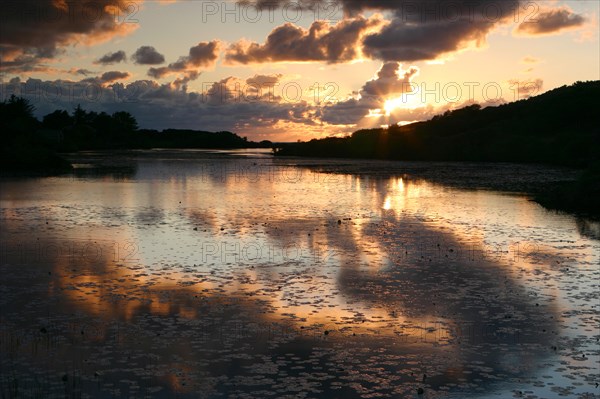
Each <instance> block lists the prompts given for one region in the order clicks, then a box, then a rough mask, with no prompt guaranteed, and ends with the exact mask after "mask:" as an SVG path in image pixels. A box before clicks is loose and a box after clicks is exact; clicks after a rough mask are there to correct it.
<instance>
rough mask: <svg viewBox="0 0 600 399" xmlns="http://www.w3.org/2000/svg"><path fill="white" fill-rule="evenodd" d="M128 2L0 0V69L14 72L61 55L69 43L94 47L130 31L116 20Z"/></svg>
mask: <svg viewBox="0 0 600 399" xmlns="http://www.w3.org/2000/svg"><path fill="white" fill-rule="evenodd" d="M131 5H132V3H131V2H130V1H127V0H94V1H89V2H83V1H67V0H21V1H11V0H1V1H0V8H1V9H2V12H1V13H0V54H1V57H2V59H1V60H0V61H1V67H2V69H5V67H7V68H10V69H13V70H15V69H16V68H17V67H22V69H23V70H26V66H27V65H32V64H39V63H40V62H44V61H47V60H49V59H51V58H53V57H55V56H56V55H58V54H60V52H61V48H62V47H63V46H65V45H68V44H76V43H84V44H93V43H97V42H100V41H106V40H108V39H110V38H112V37H114V36H115V35H125V34H127V33H129V32H131V31H133V30H134V29H135V28H136V27H137V24H135V23H123V22H122V21H118V20H117V19H116V18H115V12H116V10H119V12H120V13H121V15H129V13H130V12H131Z"/></svg>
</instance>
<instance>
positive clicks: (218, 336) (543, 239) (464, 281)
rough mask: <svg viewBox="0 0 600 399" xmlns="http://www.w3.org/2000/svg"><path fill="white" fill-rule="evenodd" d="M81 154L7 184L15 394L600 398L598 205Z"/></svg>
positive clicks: (9, 363)
mask: <svg viewBox="0 0 600 399" xmlns="http://www.w3.org/2000/svg"><path fill="white" fill-rule="evenodd" d="M78 161H79V163H80V164H90V165H94V168H96V170H97V171H100V172H98V173H87V174H86V173H83V174H82V173H78V174H75V175H74V176H70V177H59V178H44V179H34V180H32V179H23V180H15V179H13V180H7V181H3V182H2V183H1V186H2V187H1V188H2V191H1V194H0V201H1V207H2V231H1V233H0V234H1V238H2V270H1V273H2V276H3V278H2V280H1V284H0V290H1V294H2V295H0V310H1V312H0V355H1V359H2V360H1V363H0V364H1V367H2V369H1V371H2V377H1V378H0V391H2V394H3V396H6V397H47V396H50V395H56V396H61V397H62V396H67V397H86V396H88V397H174V396H177V397H217V396H219V397H220V396H227V395H229V396H232V397H241V396H246V397H260V398H263V397H285V396H288V397H299V396H306V397H336V398H353V397H374V396H379V397H399V398H402V397H417V396H418V395H419V394H418V392H419V391H418V390H419V388H421V389H423V394H422V395H421V397H428V398H435V397H461V398H462V397H487V395H489V396H494V395H496V396H497V397H511V396H513V395H517V396H518V395H521V396H523V397H525V396H526V395H537V396H534V397H555V396H558V395H560V394H563V395H566V396H577V395H580V396H582V397H585V396H583V395H585V394H586V393H587V394H589V395H588V397H591V395H595V394H596V395H597V394H598V392H599V391H598V388H597V387H596V385H595V384H596V382H598V378H599V376H598V362H599V361H600V357H599V351H598V339H599V338H600V335H599V334H598V330H597V328H598V305H597V303H598V290H597V285H595V284H597V283H596V280H597V279H598V277H599V270H598V263H599V253H600V251H599V249H600V245H599V243H598V241H596V240H595V239H596V238H597V235H595V233H594V231H595V230H594V229H595V227H597V226H596V225H594V224H593V223H592V222H590V221H586V220H576V219H575V218H572V217H569V216H561V215H556V214H552V213H548V212H546V211H544V210H543V209H542V208H541V207H539V206H537V205H536V204H534V203H532V202H530V201H528V200H527V198H526V197H523V196H518V195H506V194H499V193H495V192H489V191H477V190H472V189H463V188H460V187H457V185H456V184H452V185H444V184H443V181H439V180H436V183H432V182H431V181H429V180H419V179H415V178H414V177H413V176H411V175H410V174H406V171H405V170H403V167H402V164H393V163H389V164H387V165H388V168H397V170H391V171H389V170H388V175H386V176H385V177H383V176H378V175H377V174H369V173H362V174H354V173H351V174H344V173H327V174H324V173H319V172H314V169H311V168H304V167H298V166H295V165H292V164H290V163H288V162H287V161H283V162H282V161H280V160H272V159H271V158H270V157H268V156H267V154H264V153H261V154H255V153H254V152H252V153H243V154H238V153H233V154H231V153H222V152H200V151H182V152H173V151H155V152H151V151H141V152H137V153H133V154H131V153H124V154H120V155H114V156H111V157H107V156H104V155H101V154H100V155H99V154H92V153H90V154H85V155H82V156H81V159H79V160H78ZM295 162H296V163H299V162H301V161H295ZM357 162H359V161H357ZM98 165H100V167H98ZM106 165H113V169H109V170H108V171H107V173H102V172H101V171H102V170H103V166H106ZM114 165H117V166H118V167H123V168H125V170H127V171H128V172H127V173H123V174H120V173H118V171H117V169H114ZM329 167H330V168H334V169H335V163H334V164H333V166H332V165H329ZM346 167H347V162H346V164H345V165H343V166H340V171H342V170H344V168H346ZM353 167H355V168H356V166H353ZM92 169H93V168H92ZM330 171H331V170H330ZM333 171H335V170H333ZM463 173H464V171H463ZM466 173H467V174H468V171H467V172H466ZM474 173H475V172H474ZM596 230H597V229H596ZM519 392H520V393H519Z"/></svg>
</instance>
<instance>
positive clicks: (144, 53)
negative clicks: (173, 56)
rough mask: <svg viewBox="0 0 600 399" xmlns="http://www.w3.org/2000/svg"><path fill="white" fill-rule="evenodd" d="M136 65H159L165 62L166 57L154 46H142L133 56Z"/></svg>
mask: <svg viewBox="0 0 600 399" xmlns="http://www.w3.org/2000/svg"><path fill="white" fill-rule="evenodd" d="M131 59H132V60H133V62H134V63H136V64H140V65H158V64H162V63H163V62H165V56H164V55H162V54H160V53H159V52H158V51H156V49H155V48H154V47H152V46H142V47H140V48H138V49H137V50H136V51H135V53H133V55H132V56H131Z"/></svg>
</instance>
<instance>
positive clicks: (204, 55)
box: [148, 40, 221, 88]
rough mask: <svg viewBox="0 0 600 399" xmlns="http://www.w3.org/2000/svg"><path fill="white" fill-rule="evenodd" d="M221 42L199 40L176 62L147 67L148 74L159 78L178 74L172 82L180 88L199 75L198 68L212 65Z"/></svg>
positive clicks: (217, 54)
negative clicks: (164, 65) (157, 66)
mask: <svg viewBox="0 0 600 399" xmlns="http://www.w3.org/2000/svg"><path fill="white" fill-rule="evenodd" d="M220 50H221V43H220V42H219V41H218V40H213V41H210V42H200V43H198V44H197V45H196V46H193V47H191V48H190V50H189V54H188V55H187V56H183V57H179V59H178V60H177V61H176V62H173V63H171V64H169V65H168V66H166V67H159V68H150V69H148V76H150V77H153V78H155V79H160V78H163V77H165V76H169V75H176V74H178V75H180V76H179V77H178V78H177V79H176V80H175V81H174V82H173V84H174V85H175V86H176V87H177V88H180V87H182V86H183V85H185V84H186V83H187V82H189V81H190V80H195V79H197V78H198V76H200V68H204V67H211V66H214V65H215V63H216V61H217V58H218V57H219V52H220Z"/></svg>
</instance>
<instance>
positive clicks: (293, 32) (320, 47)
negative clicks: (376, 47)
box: [225, 17, 381, 64]
mask: <svg viewBox="0 0 600 399" xmlns="http://www.w3.org/2000/svg"><path fill="white" fill-rule="evenodd" d="M379 24H381V20H380V19H379V18H377V17H372V18H369V19H367V18H364V17H357V18H353V19H346V20H343V21H340V22H338V23H337V24H335V25H333V26H331V25H330V24H329V23H327V22H324V21H315V22H314V23H313V24H312V25H311V26H310V28H309V29H304V28H302V27H299V26H295V25H293V24H291V23H286V24H284V25H282V26H279V27H277V28H275V29H274V30H273V31H272V32H271V33H270V34H269V36H268V37H267V40H266V42H265V43H264V44H259V43H248V42H238V43H235V44H233V45H231V46H230V47H229V48H228V49H227V51H226V55H225V59H226V61H227V62H228V63H240V64H251V63H265V62H280V61H325V62H329V63H337V62H346V61H352V60H354V59H356V58H358V56H359V55H360V45H359V43H360V39H361V38H362V36H363V35H364V34H365V32H366V31H367V30H368V29H369V28H373V27H375V26H378V25H379Z"/></svg>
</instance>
